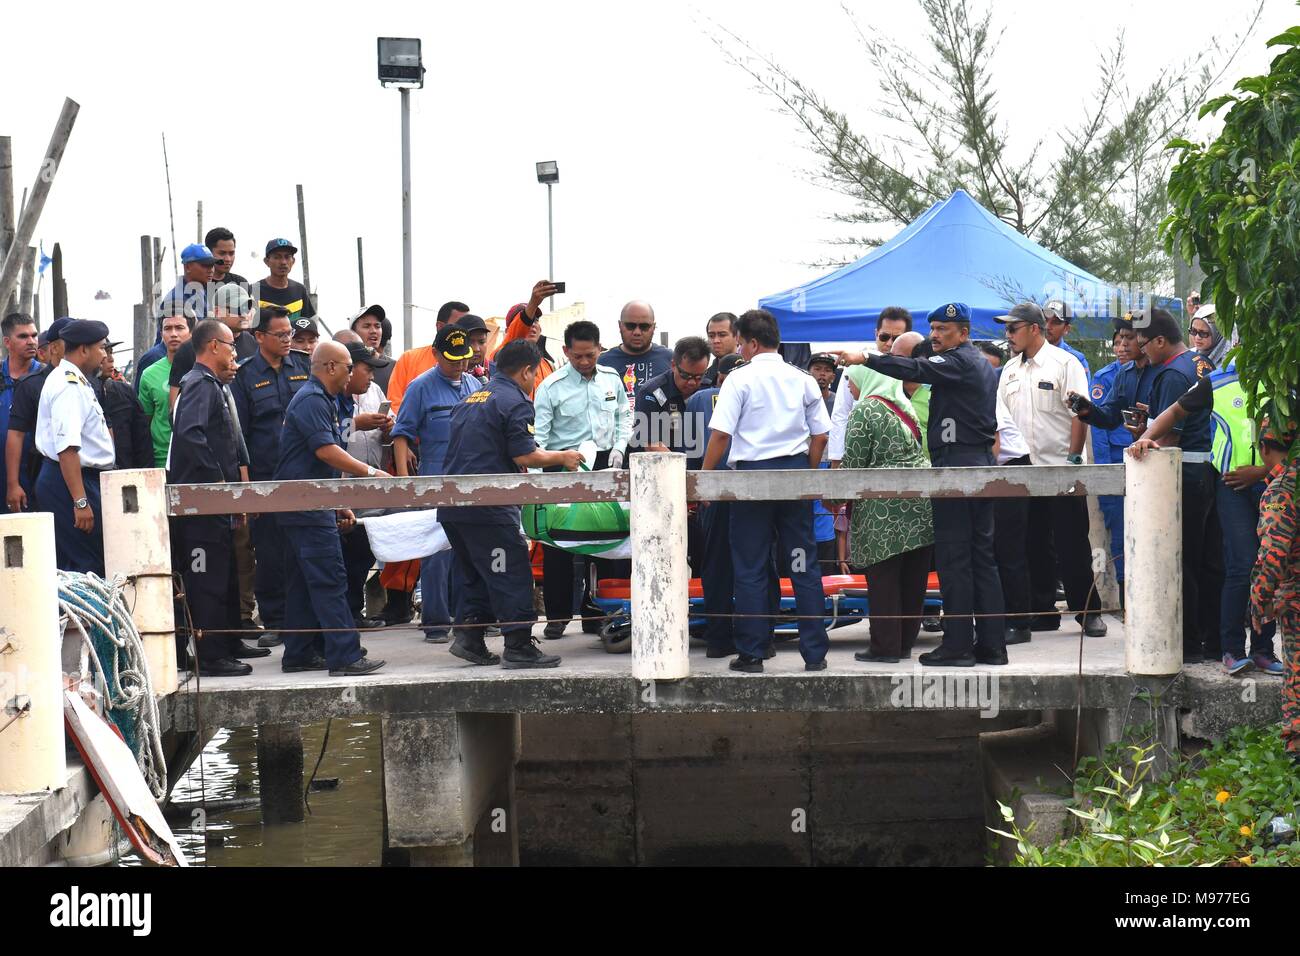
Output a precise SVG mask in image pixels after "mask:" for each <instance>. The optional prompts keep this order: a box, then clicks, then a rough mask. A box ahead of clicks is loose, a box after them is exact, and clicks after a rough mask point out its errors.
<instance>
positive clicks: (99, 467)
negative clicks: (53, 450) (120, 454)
mask: <svg viewBox="0 0 1300 956" xmlns="http://www.w3.org/2000/svg"><path fill="white" fill-rule="evenodd" d="M41 457H42V458H44V459H45V460H46V461H48V462H49V463H50V464H51V465H53V466H54V467H55V468H58V467H60V466H59V460H58V459H57V458H51V457H50V456H49V455H42V456H41ZM79 467H80V468H81V470H82V471H112V470H113V466H112V465H80V466H79Z"/></svg>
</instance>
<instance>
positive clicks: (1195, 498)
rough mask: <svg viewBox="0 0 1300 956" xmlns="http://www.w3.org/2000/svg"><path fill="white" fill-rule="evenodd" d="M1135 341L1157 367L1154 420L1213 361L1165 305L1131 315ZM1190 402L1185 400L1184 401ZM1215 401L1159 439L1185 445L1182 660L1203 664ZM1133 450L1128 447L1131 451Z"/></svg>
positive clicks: (1214, 629)
mask: <svg viewBox="0 0 1300 956" xmlns="http://www.w3.org/2000/svg"><path fill="white" fill-rule="evenodd" d="M1133 329H1134V331H1135V332H1137V344H1138V347H1139V348H1140V349H1141V350H1142V352H1143V354H1145V355H1146V357H1147V360H1148V361H1149V362H1150V363H1151V365H1152V367H1153V368H1154V369H1155V370H1156V371H1155V376H1154V378H1153V380H1152V384H1151V420H1152V421H1155V420H1156V419H1157V418H1159V417H1160V414H1161V413H1162V412H1163V411H1164V410H1165V409H1167V408H1169V406H1171V405H1173V404H1175V403H1176V402H1177V401H1178V399H1180V398H1182V397H1183V395H1185V394H1186V393H1187V392H1188V390H1190V389H1191V388H1192V386H1194V385H1195V384H1196V383H1197V381H1198V380H1200V379H1201V378H1205V377H1208V376H1209V374H1210V373H1211V372H1212V371H1214V366H1213V365H1211V364H1210V362H1209V361H1208V360H1207V359H1206V358H1205V357H1204V356H1203V355H1201V354H1200V353H1199V352H1197V351H1195V350H1194V349H1189V348H1188V347H1187V346H1186V345H1185V344H1184V343H1183V333H1182V329H1181V328H1179V325H1178V322H1177V320H1175V319H1174V317H1173V316H1172V315H1170V314H1169V313H1168V312H1166V311H1165V310H1164V309H1151V310H1150V311H1149V312H1139V313H1134V314H1133ZM1184 407H1186V405H1184ZM1212 415H1213V403H1212V402H1211V403H1209V404H1207V405H1204V406H1203V407H1202V406H1198V407H1196V409H1195V410H1194V411H1190V413H1189V414H1188V415H1187V417H1186V418H1184V419H1183V420H1182V421H1181V422H1180V423H1179V424H1177V425H1174V426H1173V428H1172V430H1171V431H1170V432H1169V433H1168V434H1167V435H1164V436H1163V437H1161V438H1160V439H1159V444H1160V445H1162V446H1163V445H1178V446H1180V447H1181V448H1182V450H1183V528H1182V532H1183V535H1182V536H1183V663H1185V664H1199V663H1201V662H1202V660H1203V659H1204V652H1205V634H1206V632H1207V631H1208V632H1209V633H1210V635H1211V641H1214V640H1215V638H1217V635H1218V620H1217V619H1215V620H1206V619H1205V616H1204V615H1200V614H1197V613H1196V612H1195V609H1196V608H1198V607H1200V606H1201V594H1200V593H1199V589H1198V585H1199V582H1200V581H1203V580H1204V579H1205V566H1206V564H1207V563H1208V562H1209V561H1212V560H1216V559H1217V556H1212V555H1210V554H1209V552H1208V548H1209V547H1210V546H1211V545H1210V529H1211V526H1212V524H1214V523H1215V522H1216V521H1217V518H1216V517H1215V505H1214V498H1215V482H1216V480H1217V478H1218V474H1217V472H1216V471H1215V469H1214V465H1213V464H1212V457H1213V456H1212V455H1211V428H1210V424H1211V418H1212ZM1149 444H1150V443H1149V442H1135V443H1134V445H1135V446H1141V447H1137V448H1136V453H1135V454H1134V457H1139V458H1140V457H1141V453H1142V452H1143V451H1145V446H1147V445H1149ZM1133 452H1134V449H1130V453H1133Z"/></svg>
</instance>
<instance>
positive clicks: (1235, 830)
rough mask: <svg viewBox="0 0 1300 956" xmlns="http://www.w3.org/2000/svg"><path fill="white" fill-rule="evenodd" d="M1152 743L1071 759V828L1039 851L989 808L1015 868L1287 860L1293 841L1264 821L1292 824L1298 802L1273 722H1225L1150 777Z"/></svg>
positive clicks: (1297, 850)
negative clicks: (1212, 737)
mask: <svg viewBox="0 0 1300 956" xmlns="http://www.w3.org/2000/svg"><path fill="white" fill-rule="evenodd" d="M1154 760H1155V748H1154V746H1145V747H1144V746H1137V745H1132V744H1128V745H1123V746H1120V747H1112V748H1110V749H1109V750H1108V751H1107V753H1106V756H1105V759H1104V760H1102V761H1099V762H1087V761H1083V762H1081V763H1080V770H1079V773H1078V775H1077V776H1076V778H1075V794H1076V796H1075V799H1074V800H1073V801H1072V803H1071V805H1070V806H1069V807H1068V809H1069V811H1070V813H1071V814H1073V817H1074V826H1073V827H1071V828H1070V829H1071V831H1072V832H1070V833H1069V834H1068V835H1067V836H1066V837H1064V838H1063V839H1061V840H1059V841H1058V842H1056V843H1053V844H1051V845H1049V846H1046V847H1038V846H1036V845H1034V843H1033V840H1032V831H1033V827H1032V826H1031V827H1030V828H1028V829H1026V830H1021V829H1020V828H1019V827H1018V826H1016V824H1015V817H1014V812H1013V811H1012V809H1011V808H1010V807H1008V806H1005V805H1003V804H999V808H1000V810H1001V813H1002V817H1003V819H1004V820H1005V821H1006V825H1007V829H1005V830H998V829H994V830H993V832H994V833H996V834H998V835H999V836H1002V837H1005V838H1006V839H1009V840H1014V841H1016V859H1015V863H1014V864H1013V865H1016V866H1217V865H1227V866H1279V865H1280V866H1293V865H1296V864H1300V842H1296V841H1292V842H1289V843H1276V842H1274V841H1272V840H1271V839H1270V836H1269V824H1270V821H1271V820H1272V819H1273V818H1274V817H1276V816H1281V817H1283V818H1284V819H1286V820H1289V821H1290V822H1291V823H1292V825H1293V826H1294V825H1295V822H1296V819H1297V818H1296V805H1297V802H1300V774H1297V773H1296V768H1295V764H1294V762H1293V761H1292V760H1291V758H1290V757H1289V755H1288V754H1287V753H1286V751H1285V749H1284V748H1283V746H1282V742H1281V737H1280V736H1279V734H1278V733H1277V728H1276V727H1266V728H1253V727H1235V728H1233V729H1232V730H1231V731H1229V733H1228V735H1227V736H1226V737H1225V738H1224V739H1223V740H1221V741H1219V742H1217V743H1216V744H1215V745H1214V746H1213V747H1211V748H1210V749H1208V750H1205V751H1202V752H1201V753H1200V754H1197V755H1196V757H1194V758H1191V759H1186V760H1177V761H1175V763H1174V765H1173V766H1172V767H1171V768H1170V769H1169V771H1168V772H1167V773H1166V774H1164V775H1163V776H1162V777H1160V778H1158V779H1156V778H1154V777H1153V776H1152V772H1151V771H1152V766H1153V763H1154Z"/></svg>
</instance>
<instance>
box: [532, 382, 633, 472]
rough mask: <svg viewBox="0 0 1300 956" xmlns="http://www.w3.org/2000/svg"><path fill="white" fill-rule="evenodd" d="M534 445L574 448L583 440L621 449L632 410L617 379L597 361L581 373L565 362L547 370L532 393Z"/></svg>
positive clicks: (627, 435) (603, 448)
mask: <svg viewBox="0 0 1300 956" xmlns="http://www.w3.org/2000/svg"><path fill="white" fill-rule="evenodd" d="M533 405H534V406H535V410H536V417H535V419H534V421H533V427H534V429H535V430H536V432H535V435H534V437H535V438H536V439H537V446H538V447H539V448H545V449H548V450H550V451H563V450H565V449H569V448H577V447H578V446H579V445H581V444H582V443H583V442H585V441H593V442H595V443H596V449H597V450H598V451H620V452H621V451H626V450H627V440H628V439H629V438H630V437H631V436H632V414H631V411H630V409H629V406H628V401H627V390H626V389H625V388H624V387H623V379H622V378H621V377H620V376H619V374H618V373H617V372H615V371H614V370H613V369H611V368H608V367H606V366H604V365H597V366H596V371H595V372H594V373H593V374H592V376H591V378H585V377H584V376H583V375H582V374H581V373H579V372H578V370H577V369H575V368H574V367H573V365H572V364H571V363H570V364H568V365H564V366H561V367H560V368H558V369H556V370H555V371H554V372H552V373H551V374H550V375H548V376H547V377H546V378H545V379H544V380H543V382H542V384H541V385H539V386H538V388H537V395H536V397H535V398H534V399H533Z"/></svg>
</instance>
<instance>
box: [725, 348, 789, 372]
mask: <svg viewBox="0 0 1300 956" xmlns="http://www.w3.org/2000/svg"><path fill="white" fill-rule="evenodd" d="M748 364H749V363H748V362H746V361H745V360H744V359H743V358H741V357H740V356H739V355H737V354H735V353H734V352H733V353H732V354H731V355H724V356H722V358H720V359H718V371H717V374H718V375H730V374H731V373H732V372H734V371H735V370H736V369H738V368H740V367H741V366H742V365H748ZM808 364H809V365H811V364H812V363H811V362H809V363H808Z"/></svg>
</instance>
